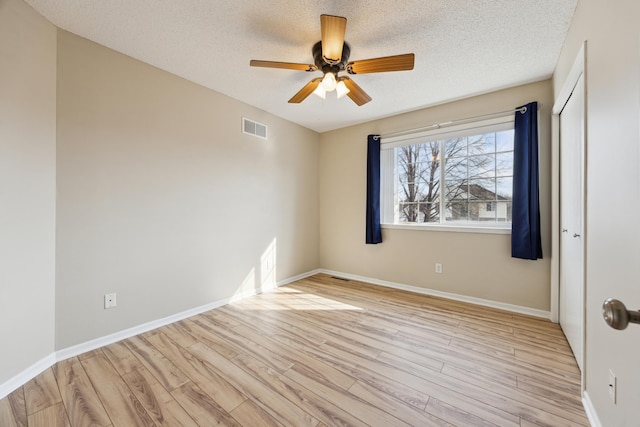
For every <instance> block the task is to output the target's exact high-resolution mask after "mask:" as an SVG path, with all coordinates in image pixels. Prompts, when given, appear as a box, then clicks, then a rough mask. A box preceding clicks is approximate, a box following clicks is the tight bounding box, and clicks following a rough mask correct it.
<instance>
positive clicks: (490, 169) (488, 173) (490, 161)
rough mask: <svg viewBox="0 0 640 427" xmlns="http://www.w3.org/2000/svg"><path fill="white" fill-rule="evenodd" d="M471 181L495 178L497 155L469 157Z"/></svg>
mask: <svg viewBox="0 0 640 427" xmlns="http://www.w3.org/2000/svg"><path fill="white" fill-rule="evenodd" d="M468 165H469V179H472V178H493V177H494V176H495V173H496V157H495V154H489V155H481V156H473V157H469V160H468Z"/></svg>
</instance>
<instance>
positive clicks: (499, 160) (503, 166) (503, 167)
mask: <svg viewBox="0 0 640 427" xmlns="http://www.w3.org/2000/svg"><path fill="white" fill-rule="evenodd" d="M496 176H513V152H512V151H511V152H508V153H498V154H496Z"/></svg>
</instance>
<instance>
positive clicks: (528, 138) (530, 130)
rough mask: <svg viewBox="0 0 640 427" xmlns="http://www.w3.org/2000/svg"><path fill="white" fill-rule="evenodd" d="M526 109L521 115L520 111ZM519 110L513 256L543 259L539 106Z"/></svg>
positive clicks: (512, 224) (517, 112) (516, 123)
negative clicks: (539, 177)
mask: <svg viewBox="0 0 640 427" xmlns="http://www.w3.org/2000/svg"><path fill="white" fill-rule="evenodd" d="M523 108H524V109H525V111H524V112H521V110H520V109H523ZM518 110H520V111H516V117H515V125H514V138H513V144H514V147H513V210H512V223H511V256H512V257H514V258H522V259H532V260H536V259H540V258H542V240H541V238H540V196H539V192H540V190H539V184H538V181H539V179H538V173H539V172H538V103H537V102H532V103H530V104H527V105H524V106H522V107H519V109H518Z"/></svg>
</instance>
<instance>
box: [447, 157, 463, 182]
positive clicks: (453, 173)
mask: <svg viewBox="0 0 640 427" xmlns="http://www.w3.org/2000/svg"><path fill="white" fill-rule="evenodd" d="M444 179H445V181H451V180H463V179H467V158H466V157H458V158H452V159H447V160H446V161H445V175H444Z"/></svg>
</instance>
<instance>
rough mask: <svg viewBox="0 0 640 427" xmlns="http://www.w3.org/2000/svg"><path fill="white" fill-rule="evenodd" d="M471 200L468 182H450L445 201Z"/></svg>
mask: <svg viewBox="0 0 640 427" xmlns="http://www.w3.org/2000/svg"><path fill="white" fill-rule="evenodd" d="M468 198H469V188H468V185H467V181H466V180H464V181H448V184H447V192H446V194H445V199H446V200H447V202H449V201H450V200H467V199H468Z"/></svg>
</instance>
